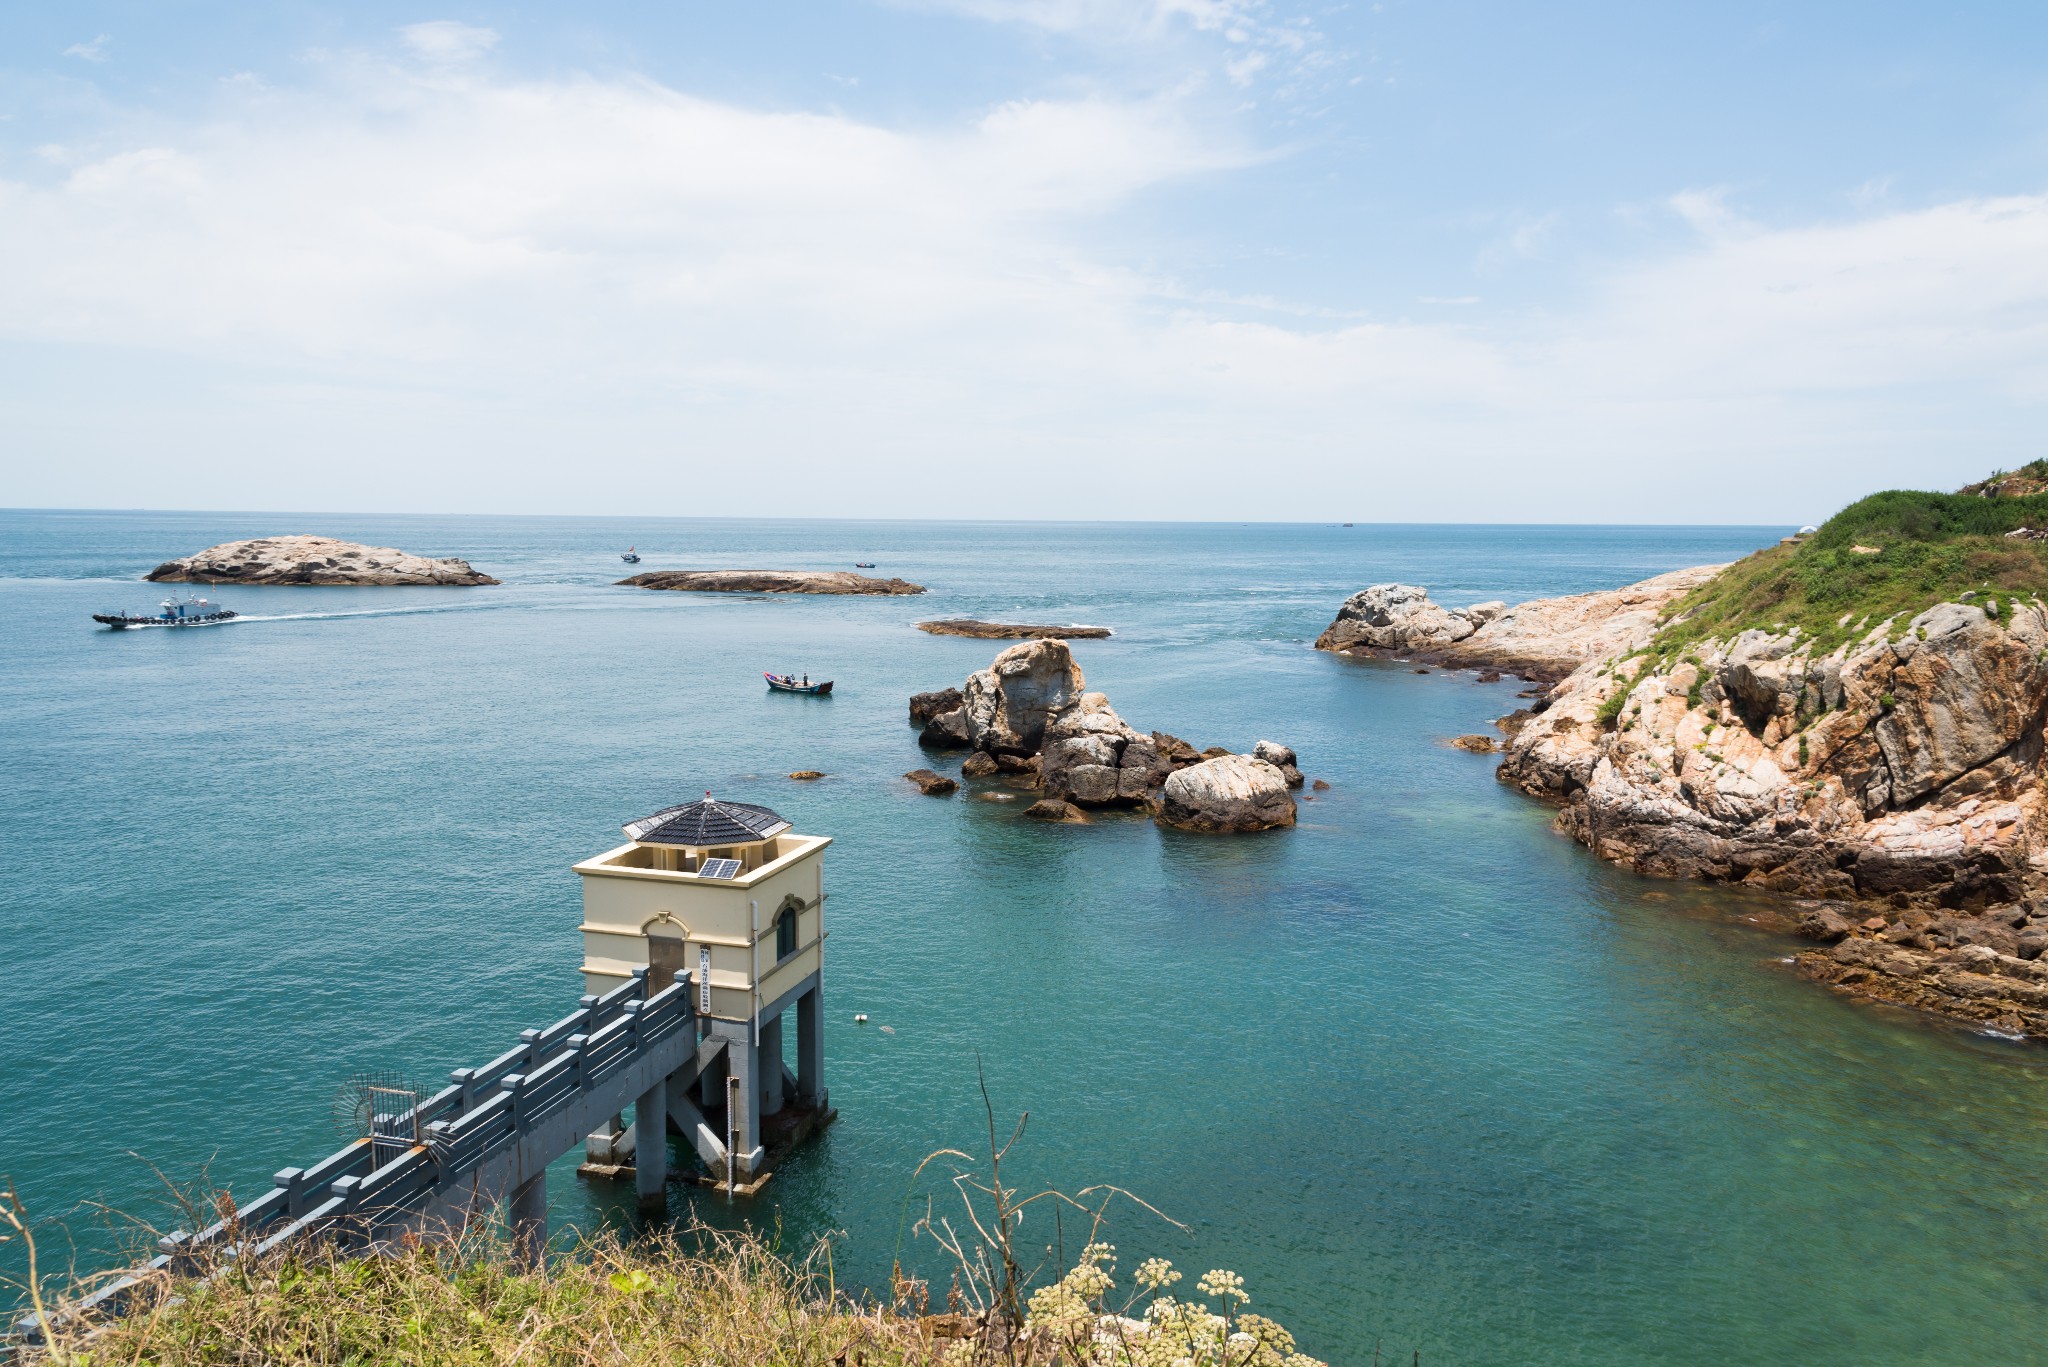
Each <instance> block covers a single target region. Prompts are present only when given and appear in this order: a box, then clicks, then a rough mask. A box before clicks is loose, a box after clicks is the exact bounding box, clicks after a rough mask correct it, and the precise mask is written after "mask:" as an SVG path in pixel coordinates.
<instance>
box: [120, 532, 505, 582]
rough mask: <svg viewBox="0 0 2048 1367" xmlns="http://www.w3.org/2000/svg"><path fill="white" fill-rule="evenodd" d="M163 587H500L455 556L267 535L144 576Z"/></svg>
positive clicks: (170, 563)
mask: <svg viewBox="0 0 2048 1367" xmlns="http://www.w3.org/2000/svg"><path fill="white" fill-rule="evenodd" d="M143 577H144V578H145V579H148V580H150V581H152V582H154V583H159V584H330V585H401V584H418V585H436V586H443V585H445V586H468V585H474V584H495V583H497V582H498V581H497V580H495V579H493V578H491V576H489V575H488V574H482V573H479V572H478V571H476V570H473V569H471V568H470V567H469V562H468V561H467V560H458V559H456V558H455V557H453V556H448V557H445V558H441V559H432V558H429V557H427V556H422V555H412V554H410V553H408V552H406V551H401V550H396V549H394V548H392V547H390V546H361V545H358V544H356V543H355V542H353V541H336V540H335V539H333V538H332V537H326V536H265V537H258V538H257V539H255V540H253V541H229V542H225V543H223V544H221V545H218V546H214V547H210V548H209V549H207V550H203V551H200V552H199V553H198V554H197V555H188V556H186V557H185V558H184V559H182V560H166V561H165V562H164V563H163V564H161V565H158V566H157V567H156V568H155V569H153V570H151V571H150V572H149V573H148V574H146V575H144V576H143Z"/></svg>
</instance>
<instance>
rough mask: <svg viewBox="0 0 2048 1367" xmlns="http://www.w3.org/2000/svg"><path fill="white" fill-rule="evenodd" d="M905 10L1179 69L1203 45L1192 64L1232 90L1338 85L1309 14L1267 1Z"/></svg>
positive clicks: (1030, 2) (969, 0)
mask: <svg viewBox="0 0 2048 1367" xmlns="http://www.w3.org/2000/svg"><path fill="white" fill-rule="evenodd" d="M895 3H897V4H900V5H903V6H904V7H906V8H914V9H920V10H926V11H938V12H942V13H952V14H960V15H965V16H967V17H970V18H975V19H981V20H985V21H988V22H990V23H1000V24H1014V25H1018V26H1022V27H1026V28H1033V29H1038V30H1040V31H1042V32H1047V33H1055V34H1061V35H1065V36H1069V37H1073V38H1079V39H1085V40H1089V41H1093V42H1096V43H1099V44H1103V45H1106V46H1109V47H1112V48H1117V49H1124V50H1134V49H1135V50H1152V51H1155V52H1156V54H1157V55H1158V57H1159V59H1160V60H1161V61H1163V62H1166V63H1167V64H1169V65H1172V64H1175V63H1183V64H1184V62H1185V60H1187V58H1188V54H1185V53H1183V52H1182V51H1181V48H1182V46H1183V45H1184V44H1183V40H1186V39H1189V38H1199V39H1200V40H1202V43H1203V44H1204V45H1205V48H1204V49H1202V50H1200V56H1199V60H1198V62H1197V65H1198V66H1200V67H1201V68H1203V69H1205V70H1210V71H1214V70H1218V69H1220V70H1221V72H1222V73H1223V76H1224V78H1225V79H1226V80H1228V81H1229V82H1230V84H1232V85H1233V86H1237V87H1240V88H1242V87H1245V86H1249V85H1251V84H1252V83H1253V82H1254V80H1256V79H1258V78H1260V77H1261V76H1263V77H1265V78H1266V79H1268V80H1269V81H1273V82H1275V83H1276V84H1277V85H1278V86H1279V89H1280V93H1281V94H1283V95H1287V96H1292V95H1296V94H1304V93H1307V87H1308V85H1310V84H1319V83H1320V82H1322V81H1330V82H1334V81H1335V80H1336V77H1335V74H1334V69H1335V68H1336V67H1337V66H1338V65H1339V63H1340V59H1339V58H1338V57H1337V56H1336V55H1335V54H1333V53H1332V52H1331V51H1330V50H1329V49H1328V44H1327V41H1326V39H1325V36H1324V34H1323V33H1322V32H1321V31H1320V30H1319V29H1318V28H1317V27H1316V25H1315V20H1314V18H1313V15H1312V14H1311V13H1300V14H1292V15H1283V14H1278V13H1276V12H1275V10H1274V8H1273V6H1272V4H1271V3H1269V0H895Z"/></svg>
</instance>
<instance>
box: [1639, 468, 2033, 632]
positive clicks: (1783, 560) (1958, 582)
mask: <svg viewBox="0 0 2048 1367" xmlns="http://www.w3.org/2000/svg"><path fill="white" fill-rule="evenodd" d="M2036 467H2039V468H2036ZM1994 478H1995V479H2000V480H2004V481H2006V482H2007V484H2008V487H2010V486H2011V485H2014V484H2017V485H2018V486H2019V487H2033V485H2034V484H2035V483H2036V482H2037V481H2039V480H2041V479H2048V461H2036V462H2034V463H2033V464H2032V465H2030V466H2028V467H2026V468H2025V469H2024V470H2021V471H2018V472H2014V474H2013V475H2011V476H1999V477H1994ZM1987 483H1990V482H1989V481H1987ZM1972 487H1973V488H1982V487H1984V486H1983V485H1977V486H1972ZM2021 527H2030V528H2040V527H2048V492H2044V493H2028V494H2024V495H2020V496H2017V497H2000V496H1997V495H1991V496H1986V495H1984V494H1973V493H1961V494H1938V493H1928V492H1922V491H1917V490H1904V489H1896V490H1891V491H1889V492H1886V493H1881V494H1872V495H1871V496H1870V497H1868V498H1865V499H1861V500H1859V501H1857V502H1855V503H1852V504H1850V505H1849V506H1848V507H1847V508H1844V509H1843V510H1842V511H1841V512H1839V513H1837V514H1835V515H1834V516H1833V517H1831V518H1829V519H1828V520H1827V522H1826V523H1825V524H1824V525H1822V526H1821V528H1820V529H1819V530H1818V531H1816V532H1814V533H1813V534H1812V535H1811V536H1808V537H1806V538H1805V539H1803V540H1801V541H1799V542H1796V543H1793V544H1790V545H1777V546H1771V547H1768V548H1766V549H1764V550H1761V551H1758V552H1757V553H1756V554H1754V555H1752V556H1749V557H1747V558H1746V559H1743V560H1738V561H1737V562H1736V563H1735V564H1733V565H1730V566H1729V567H1728V568H1727V569H1726V570H1723V571H1722V572H1721V573H1720V574H1718V575H1716V576H1714V578H1712V579H1710V580H1708V581H1707V582H1706V583H1704V584H1702V585H1700V586H1699V587H1698V588H1696V589H1694V590H1693V591H1692V592H1691V593H1688V594H1686V595H1685V596H1684V597H1683V598H1681V599H1679V600H1678V601H1677V602H1676V603H1674V604H1673V605H1672V606H1671V608H1670V610H1669V611H1668V612H1667V613H1666V615H1665V619H1664V620H1665V622H1666V625H1665V626H1664V628H1663V629H1662V630H1661V631H1660V632H1659V633H1658V634H1657V638H1656V640H1655V641H1654V643H1653V644H1652V647H1651V649H1652V650H1654V651H1655V652H1656V653H1657V655H1658V656H1659V657H1660V658H1662V659H1664V660H1667V661H1668V660H1675V659H1677V658H1678V657H1679V656H1681V655H1683V654H1684V652H1685V651H1686V649H1687V648H1689V647H1690V646H1692V645H1693V644H1694V643H1695V642H1698V641H1703V640H1710V639H1719V640H1726V639H1728V638H1730V637H1732V636H1734V635H1736V634H1737V633H1738V632H1742V631H1747V630H1749V629H1750V628H1752V627H1760V628H1763V629H1765V630H1782V629H1785V628H1789V627H1795V626H1796V627H1798V628H1799V629H1800V631H1801V632H1802V633H1804V634H1806V635H1808V636H1810V637H1812V638H1813V639H1814V641H1815V642H1816V645H1817V647H1818V648H1819V649H1820V650H1823V651H1826V650H1832V649H1834V648H1835V647H1836V646H1838V645H1840V644H1842V643H1843V642H1844V641H1850V640H1856V639H1859V638H1861V637H1862V636H1864V635H1865V634H1867V633H1868V632H1869V631H1870V630H1871V628H1873V627H1875V626H1876V625H1877V624H1878V623H1880V622H1882V621H1884V620H1885V619H1886V618H1896V619H1897V620H1896V621H1895V622H1894V624H1893V632H1894V634H1895V635H1896V633H1897V632H1898V631H1899V630H1901V629H1902V628H1903V627H1904V625H1905V623H1906V622H1907V621H1909V620H1910V619H1911V618H1913V617H1914V616H1915V615H1917V614H1918V613H1920V612H1922V611H1924V610H1926V609H1927V608H1930V607H1933V606H1934V605H1935V604H1936V603H1943V602H1951V601H1955V600H1957V599H1960V598H1961V597H1962V596H1963V595H1964V594H1966V593H1970V594H1974V595H1975V597H1974V598H1973V599H1972V600H1971V601H1975V602H1978V603H1984V602H1985V601H1986V600H1987V599H1988V600H1991V601H1996V602H1999V603H2000V605H2001V606H2003V604H2004V602H2005V600H2007V599H2010V598H2014V597H2019V598H2028V599H2031V598H2036V597H2042V596H2044V595H2048V542H2042V541H2030V540H2023V539H2020V538H2017V537H2008V536H2006V533H2007V532H2010V531H2014V530H2016V529H2018V528H2021ZM1858 547H1862V548H1864V549H1863V550H1859V549H1857V548H1858ZM1872 548H1874V549H1875V552H1876V553H1875V554H1872V553H1869V552H1870V550H1871V549H1872Z"/></svg>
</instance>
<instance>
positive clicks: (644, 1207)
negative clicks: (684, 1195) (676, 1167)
mask: <svg viewBox="0 0 2048 1367" xmlns="http://www.w3.org/2000/svg"><path fill="white" fill-rule="evenodd" d="M633 1185H634V1188H635V1189H636V1190H637V1191H638V1192H639V1196H640V1211H641V1213H642V1214H643V1215H661V1214H664V1213H666V1212H667V1210H668V1080H667V1079H666V1078H664V1079H663V1080H661V1081H660V1082H657V1083H655V1084H654V1085H653V1086H652V1087H649V1088H648V1089H647V1090H646V1091H644V1092H642V1093H641V1094H640V1098H639V1100H637V1101H635V1102H634V1103H633Z"/></svg>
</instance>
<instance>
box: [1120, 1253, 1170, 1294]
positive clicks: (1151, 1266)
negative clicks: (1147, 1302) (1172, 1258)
mask: <svg viewBox="0 0 2048 1367" xmlns="http://www.w3.org/2000/svg"><path fill="white" fill-rule="evenodd" d="M1132 1275H1133V1277H1134V1279H1135V1280H1136V1281H1137V1283H1138V1285H1140V1286H1142V1287H1144V1288H1145V1289H1146V1290H1147V1291H1157V1290H1159V1289H1160V1288H1162V1287H1167V1286H1171V1285H1173V1284H1174V1283H1175V1282H1177V1281H1179V1280H1180V1273H1178V1272H1176V1271H1174V1270H1173V1264H1172V1263H1170V1262H1168V1261H1166V1259H1164V1258H1147V1259H1146V1260H1145V1261H1144V1262H1142V1263H1139V1264H1138V1270H1137V1272H1135V1273H1134V1274H1132Z"/></svg>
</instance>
